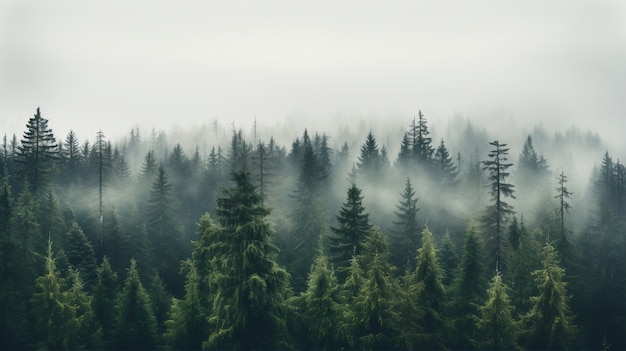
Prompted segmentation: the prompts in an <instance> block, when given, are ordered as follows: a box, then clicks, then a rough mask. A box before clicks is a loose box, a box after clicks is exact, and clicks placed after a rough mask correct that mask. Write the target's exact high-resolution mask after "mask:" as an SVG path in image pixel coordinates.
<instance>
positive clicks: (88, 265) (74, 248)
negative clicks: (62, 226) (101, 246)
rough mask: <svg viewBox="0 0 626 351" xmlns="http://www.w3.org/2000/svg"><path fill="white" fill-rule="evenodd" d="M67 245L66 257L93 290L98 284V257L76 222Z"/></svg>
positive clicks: (70, 230)
mask: <svg viewBox="0 0 626 351" xmlns="http://www.w3.org/2000/svg"><path fill="white" fill-rule="evenodd" d="M66 241H67V245H66V247H65V255H66V256H67V260H68V261H69V263H70V264H71V265H72V267H74V269H76V270H77V271H78V272H79V274H80V277H81V284H82V281H85V282H86V284H87V289H89V290H90V289H91V288H92V287H93V285H94V283H95V282H96V268H97V267H96V266H97V265H96V257H95V254H94V251H93V247H92V246H91V243H90V242H89V240H87V237H86V236H85V233H83V230H82V229H81V228H80V227H79V226H78V223H76V222H74V223H72V225H71V226H70V229H69V231H68V232H67V239H66Z"/></svg>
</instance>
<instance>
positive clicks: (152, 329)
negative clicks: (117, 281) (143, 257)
mask: <svg viewBox="0 0 626 351" xmlns="http://www.w3.org/2000/svg"><path fill="white" fill-rule="evenodd" d="M117 303H118V305H119V314H118V316H117V319H116V323H115V348H117V349H120V350H154V349H155V348H156V346H157V342H158V338H157V323H156V318H155V317H154V312H153V311H152V306H151V303H150V297H149V296H148V293H147V292H146V289H145V288H144V287H143V284H141V280H140V278H139V272H138V271H137V262H136V261H135V260H131V261H130V267H129V268H128V272H127V273H126V280H125V281H124V287H123V288H122V292H121V294H120V295H119V298H118V302H117Z"/></svg>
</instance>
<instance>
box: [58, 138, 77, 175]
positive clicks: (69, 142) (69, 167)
mask: <svg viewBox="0 0 626 351" xmlns="http://www.w3.org/2000/svg"><path fill="white" fill-rule="evenodd" d="M64 146H65V147H64V148H63V152H61V153H60V155H59V156H60V158H61V162H62V167H63V168H62V169H61V177H60V178H59V179H60V181H61V182H62V183H64V184H71V183H74V184H79V183H80V182H81V173H80V168H81V167H82V156H81V154H80V146H79V144H78V137H77V136H76V133H75V132H74V131H73V130H70V131H69V133H67V136H66V137H65V143H64Z"/></svg>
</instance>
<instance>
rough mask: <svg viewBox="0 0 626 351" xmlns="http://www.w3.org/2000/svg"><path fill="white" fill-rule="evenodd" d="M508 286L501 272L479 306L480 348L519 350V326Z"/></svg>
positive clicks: (478, 328)
mask: <svg viewBox="0 0 626 351" xmlns="http://www.w3.org/2000/svg"><path fill="white" fill-rule="evenodd" d="M506 290H507V286H506V285H504V283H502V277H501V276H500V273H499V272H496V275H495V276H494V277H493V280H492V281H491V283H490V284H489V289H488V290H487V295H488V297H487V300H486V302H485V304H484V305H482V306H481V307H480V308H479V315H478V316H477V317H476V328H477V335H478V338H477V340H475V341H474V343H475V346H476V348H477V349H480V350H518V349H519V348H520V347H519V345H518V344H517V337H518V326H517V322H516V321H515V319H514V318H513V315H512V312H513V307H512V306H511V301H510V300H509V296H508V295H507V293H506Z"/></svg>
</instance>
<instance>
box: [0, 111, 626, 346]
mask: <svg viewBox="0 0 626 351" xmlns="http://www.w3.org/2000/svg"><path fill="white" fill-rule="evenodd" d="M24 120H25V129H24V131H23V134H22V135H16V134H13V135H10V134H7V133H5V134H4V138H3V140H2V145H1V146H0V176H1V180H0V261H1V263H0V284H1V289H0V348H1V349H3V350H21V349H28V350H35V349H37V350H57V349H59V350H61V349H68V350H83V349H84V350H87V349H89V350H98V349H101V350H109V349H113V350H154V349H164V350H201V349H203V350H218V349H219V350H221V349H238V350H252V349H254V350H289V349H296V350H308V349H310V350H338V349H359V350H435V349H441V350H471V349H478V350H524V349H527V350H572V349H579V350H588V349H594V350H598V349H603V350H624V349H626V298H625V297H626V291H625V289H626V262H625V257H626V255H625V254H626V217H625V215H626V184H625V182H624V179H623V178H624V176H625V175H626V167H625V166H624V165H623V164H622V163H620V161H619V158H618V157H616V156H614V154H615V152H617V151H615V150H610V149H608V147H607V145H606V144H605V143H604V142H603V140H602V139H601V137H600V136H598V135H597V134H594V133H592V132H584V131H580V130H578V129H576V128H575V127H571V128H569V129H566V130H560V131H555V132H547V131H545V129H543V128H541V127H534V126H527V127H528V128H529V129H526V130H513V131H512V130H508V131H502V133H500V134H495V133H494V132H493V131H490V132H488V131H487V130H486V129H485V128H484V127H483V126H476V125H474V124H473V123H472V121H471V120H469V119H465V118H457V119H454V120H452V121H451V122H450V123H449V125H448V126H447V128H438V129H435V128H432V127H431V125H430V124H429V120H428V118H427V116H426V115H425V114H424V113H422V111H419V113H418V114H416V116H415V118H413V119H411V120H407V121H406V123H405V124H404V126H401V127H400V128H395V129H394V128H393V127H387V128H369V127H367V126H366V124H364V123H361V124H359V123H355V124H354V125H353V126H348V127H345V128H344V127H342V128H340V127H338V126H332V127H329V129H330V128H333V129H330V130H325V131H312V130H307V129H306V127H305V126H303V127H302V128H301V129H300V130H298V131H293V130H289V131H276V130H274V131H271V130H267V129H262V128H257V126H256V123H255V125H254V128H253V129H250V130H243V129H238V128H235V127H234V126H233V127H232V128H229V127H225V126H224V125H222V124H221V123H220V122H218V121H214V122H213V123H207V124H206V125H203V127H201V128H197V129H196V130H195V131H191V132H190V131H184V130H178V131H177V132H172V133H166V132H163V131H157V130H152V131H151V132H146V131H143V130H140V129H139V128H138V127H137V128H132V129H130V131H129V133H127V134H126V135H125V136H124V137H122V138H119V139H116V140H108V139H107V137H106V134H105V133H104V132H103V131H101V130H98V131H95V130H94V137H93V139H88V140H79V139H78V136H77V135H76V133H75V132H74V131H69V132H68V133H67V134H66V135H65V136H61V135H55V133H54V130H53V129H52V125H53V124H54V120H53V119H51V120H50V121H49V120H48V119H46V118H45V117H44V115H43V113H42V112H41V111H40V109H39V108H37V109H36V111H35V113H34V115H33V116H32V117H31V118H25V119H24ZM272 133H276V134H275V135H273V134H272ZM289 133H291V134H289ZM505 138H506V139H505ZM383 141H384V142H383Z"/></svg>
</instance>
